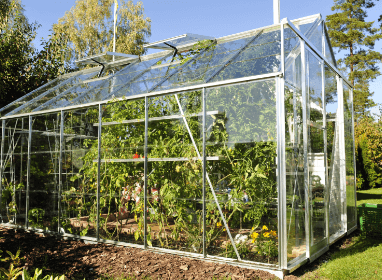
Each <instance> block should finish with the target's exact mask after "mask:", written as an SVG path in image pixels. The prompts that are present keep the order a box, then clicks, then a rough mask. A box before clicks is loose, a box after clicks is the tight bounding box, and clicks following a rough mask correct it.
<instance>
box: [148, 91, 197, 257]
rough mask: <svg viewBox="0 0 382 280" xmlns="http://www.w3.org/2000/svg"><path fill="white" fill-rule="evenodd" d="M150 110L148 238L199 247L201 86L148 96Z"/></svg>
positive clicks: (183, 248)
mask: <svg viewBox="0 0 382 280" xmlns="http://www.w3.org/2000/svg"><path fill="white" fill-rule="evenodd" d="M182 114H184V115H182ZM148 115H149V120H148V122H149V127H148V161H149V166H148V172H149V176H148V182H147V183H148V198H147V201H148V207H149V208H148V216H149V219H150V221H149V224H148V240H150V243H151V244H152V246H154V247H160V248H168V249H175V250H180V251H188V252H192V253H202V252H203V237H202V236H203V214H202V209H203V204H202V186H203V185H202V162H201V160H200V158H199V155H201V154H202V131H201V130H202V126H201V124H202V99H201V91H191V92H185V93H182V94H171V95H166V96H161V97H154V98H150V99H149V111H148Z"/></svg>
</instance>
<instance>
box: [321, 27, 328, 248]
mask: <svg viewBox="0 0 382 280" xmlns="http://www.w3.org/2000/svg"><path fill="white" fill-rule="evenodd" d="M322 28H324V26H323V25H322ZM323 45H324V46H325V44H324V43H323ZM321 73H322V74H321V77H322V108H323V119H322V126H323V134H324V164H325V191H324V203H325V211H326V215H325V218H326V223H325V236H326V244H327V245H329V199H330V189H329V187H330V184H329V171H328V139H327V129H326V127H327V125H326V92H325V85H326V81H325V62H324V61H323V60H321Z"/></svg>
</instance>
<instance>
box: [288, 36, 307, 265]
mask: <svg viewBox="0 0 382 280" xmlns="http://www.w3.org/2000/svg"><path fill="white" fill-rule="evenodd" d="M286 40H289V39H288V38H286ZM296 43H297V45H296V46H294V47H293V48H292V51H291V52H290V55H289V56H288V57H287V58H286V63H285V65H286V68H285V69H286V71H285V101H284V102H285V147H286V148H285V158H286V193H287V201H286V204H287V216H286V219H287V242H288V243H287V259H288V262H290V261H292V260H293V259H295V258H297V257H299V256H301V255H305V252H306V230H305V224H306V222H305V190H304V171H305V169H304V141H303V126H302V125H303V122H302V120H303V115H302V90H301V86H302V85H301V82H302V81H301V46H300V43H299V40H297V42H296Z"/></svg>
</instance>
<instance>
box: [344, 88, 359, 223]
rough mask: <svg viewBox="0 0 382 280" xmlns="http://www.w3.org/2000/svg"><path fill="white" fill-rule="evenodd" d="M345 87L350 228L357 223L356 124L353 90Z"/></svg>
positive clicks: (347, 192)
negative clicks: (354, 121) (354, 136)
mask: <svg viewBox="0 0 382 280" xmlns="http://www.w3.org/2000/svg"><path fill="white" fill-rule="evenodd" d="M343 87H344V124H345V159H346V204H347V224H348V229H351V228H353V227H354V226H355V225H356V220H355V217H356V213H355V211H356V204H355V178H354V175H355V172H354V141H353V135H354V131H353V130H354V125H353V102H352V96H351V95H352V92H351V90H350V88H349V86H348V85H347V84H345V82H343Z"/></svg>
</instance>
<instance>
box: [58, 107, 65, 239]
mask: <svg viewBox="0 0 382 280" xmlns="http://www.w3.org/2000/svg"><path fill="white" fill-rule="evenodd" d="M64 114H65V112H64V111H62V110H61V124H60V153H59V155H58V197H57V198H58V207H57V208H58V229H57V230H58V233H61V231H60V228H61V193H62V151H63V147H64V117H65V116H64Z"/></svg>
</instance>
